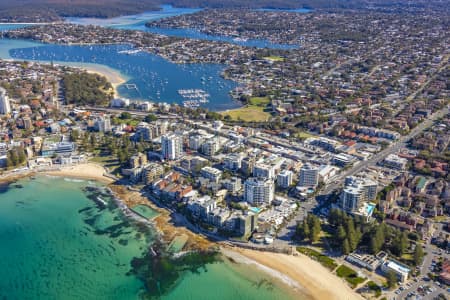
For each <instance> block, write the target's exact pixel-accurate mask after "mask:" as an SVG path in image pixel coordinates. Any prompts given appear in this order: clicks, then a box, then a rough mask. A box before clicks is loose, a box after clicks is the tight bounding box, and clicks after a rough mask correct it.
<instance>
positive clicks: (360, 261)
mask: <svg viewBox="0 0 450 300" xmlns="http://www.w3.org/2000/svg"><path fill="white" fill-rule="evenodd" d="M345 259H346V260H347V261H349V262H351V263H352V264H355V265H357V266H359V267H362V268H366V269H367V270H369V271H372V272H373V271H375V270H376V269H377V268H378V267H379V266H380V265H381V263H382V261H381V260H380V259H378V258H377V257H375V256H373V255H369V254H358V253H350V254H349V255H347V257H346V258H345Z"/></svg>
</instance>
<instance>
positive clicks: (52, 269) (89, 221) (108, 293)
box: [0, 170, 308, 300]
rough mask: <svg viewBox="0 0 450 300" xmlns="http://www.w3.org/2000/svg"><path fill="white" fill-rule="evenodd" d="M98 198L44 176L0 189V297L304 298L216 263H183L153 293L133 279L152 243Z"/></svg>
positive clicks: (258, 275) (86, 188)
mask: <svg viewBox="0 0 450 300" xmlns="http://www.w3.org/2000/svg"><path fill="white" fill-rule="evenodd" d="M78 173H82V171H81V170H78ZM66 174H68V175H70V176H75V177H77V178H80V174H78V176H76V175H75V173H72V174H69V173H66ZM60 175H63V173H61V174H60ZM102 191H104V186H103V185H102V184H97V183H95V182H91V181H85V180H80V179H69V178H68V177H47V176H43V175H39V176H37V177H35V178H24V179H21V180H19V181H17V182H14V183H10V184H9V185H8V186H7V187H6V188H3V189H2V192H1V193H0V207H1V209H0V216H1V218H0V220H1V225H2V226H1V227H0V228H1V229H0V236H1V237H2V238H4V239H7V240H8V243H4V246H3V247H1V249H0V253H1V254H2V255H4V256H5V257H6V256H8V257H9V259H8V260H2V261H1V262H0V274H1V276H2V278H3V280H2V281H1V282H0V290H1V291H8V292H7V294H3V296H6V297H8V299H40V298H42V297H44V298H46V299H49V298H57V299H80V298H84V299H140V298H141V297H145V295H148V296H150V298H154V297H156V298H160V299H174V300H175V299H186V297H187V298H189V297H191V298H193V299H224V300H225V299H230V298H233V297H237V298H241V299H267V300H272V299H308V297H307V296H306V295H305V296H302V294H301V293H298V292H294V291H290V290H289V289H287V288H286V287H284V286H285V284H284V283H283V282H282V281H281V280H278V279H276V278H271V277H270V276H269V275H267V274H265V273H264V272H257V271H256V269H255V268H250V269H249V268H248V267H245V268H243V266H242V265H240V264H236V263H235V262H232V261H230V260H229V259H226V258H220V257H218V259H217V260H212V261H211V262H208V263H206V264H203V263H198V262H197V263H195V264H194V265H190V264H187V265H186V264H182V265H181V266H182V267H183V266H184V267H183V268H182V269H180V270H177V271H176V272H177V275H176V280H174V281H172V280H169V281H168V282H163V281H161V282H160V287H161V289H160V290H159V291H155V290H148V289H147V287H146V285H145V284H144V283H143V281H142V280H141V279H140V277H139V276H137V275H133V274H135V273H134V271H133V269H134V266H133V264H132V262H133V261H134V260H135V258H139V257H142V255H145V253H146V251H147V247H148V245H149V244H150V245H152V244H154V243H155V238H156V236H155V234H154V229H151V228H148V227H142V226H136V225H133V222H132V220H130V219H128V218H127V217H125V216H124V215H123V214H122V213H121V212H120V209H118V208H117V206H115V205H114V202H111V201H112V200H111V199H110V198H108V197H107V196H106V195H107V194H105V192H102ZM60 195H64V197H61V196H60ZM98 195H101V196H98ZM96 197H102V200H103V201H105V202H106V203H107V204H106V206H105V205H103V204H102V202H98V201H94V200H95V199H96ZM153 247H157V246H153ZM155 249H156V248H155ZM157 251H158V252H160V251H163V250H157ZM155 259H156V258H155ZM188 270H191V271H188ZM252 270H253V271H252ZM154 271H156V270H154ZM147 272H148V271H147ZM145 274H146V275H145V276H147V277H148V276H150V277H151V276H152V273H145ZM205 282H207V283H208V284H205ZM299 297H300V298H299Z"/></svg>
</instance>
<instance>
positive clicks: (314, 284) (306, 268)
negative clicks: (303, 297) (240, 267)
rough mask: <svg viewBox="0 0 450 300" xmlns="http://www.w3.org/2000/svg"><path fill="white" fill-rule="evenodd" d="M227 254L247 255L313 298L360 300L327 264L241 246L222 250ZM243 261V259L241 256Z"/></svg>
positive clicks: (264, 268) (275, 275)
mask: <svg viewBox="0 0 450 300" xmlns="http://www.w3.org/2000/svg"><path fill="white" fill-rule="evenodd" d="M223 253H224V255H226V256H229V257H231V258H233V259H235V260H240V259H239V256H244V257H245V258H247V259H248V260H247V261H244V263H252V262H253V263H254V264H255V265H257V266H258V265H259V266H260V267H261V266H262V267H261V270H263V271H266V272H268V273H269V274H270V275H272V276H274V277H277V278H279V279H281V280H282V281H284V282H285V283H286V284H288V285H290V286H292V287H294V288H302V289H305V292H306V293H307V294H308V295H310V296H311V297H312V298H313V299H318V300H353V299H355V300H361V299H363V298H362V297H361V296H359V295H358V294H357V293H356V292H354V291H353V290H352V289H351V288H350V287H349V286H348V285H347V284H346V283H345V282H344V281H343V280H342V279H340V278H339V277H337V276H335V275H333V274H332V273H331V272H330V271H328V270H327V269H326V268H325V267H323V266H322V265H320V264H319V263H318V262H316V261H314V260H312V259H310V258H309V257H307V256H304V255H302V254H299V255H298V256H291V255H286V254H280V253H272V252H262V251H255V250H248V249H241V248H233V249H228V248H225V249H224V251H223ZM241 262H242V259H241Z"/></svg>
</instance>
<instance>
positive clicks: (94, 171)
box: [43, 163, 114, 184]
mask: <svg viewBox="0 0 450 300" xmlns="http://www.w3.org/2000/svg"><path fill="white" fill-rule="evenodd" d="M43 174H46V175H51V176H60V177H71V178H78V179H91V180H97V181H100V182H103V183H105V184H110V183H112V182H114V180H113V179H111V178H109V177H106V176H105V175H104V174H105V169H104V168H103V167H102V166H99V165H97V164H94V163H84V164H79V165H75V166H71V167H67V168H63V169H61V170H57V171H47V172H43Z"/></svg>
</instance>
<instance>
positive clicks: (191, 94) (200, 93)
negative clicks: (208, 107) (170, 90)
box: [178, 89, 210, 108]
mask: <svg viewBox="0 0 450 300" xmlns="http://www.w3.org/2000/svg"><path fill="white" fill-rule="evenodd" d="M178 94H179V95H181V97H183V98H184V99H186V100H185V101H183V106H184V107H190V108H194V107H199V106H200V105H201V104H204V103H209V99H208V98H209V96H210V95H209V94H208V93H207V92H205V91H204V90H202V89H188V90H178Z"/></svg>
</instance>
